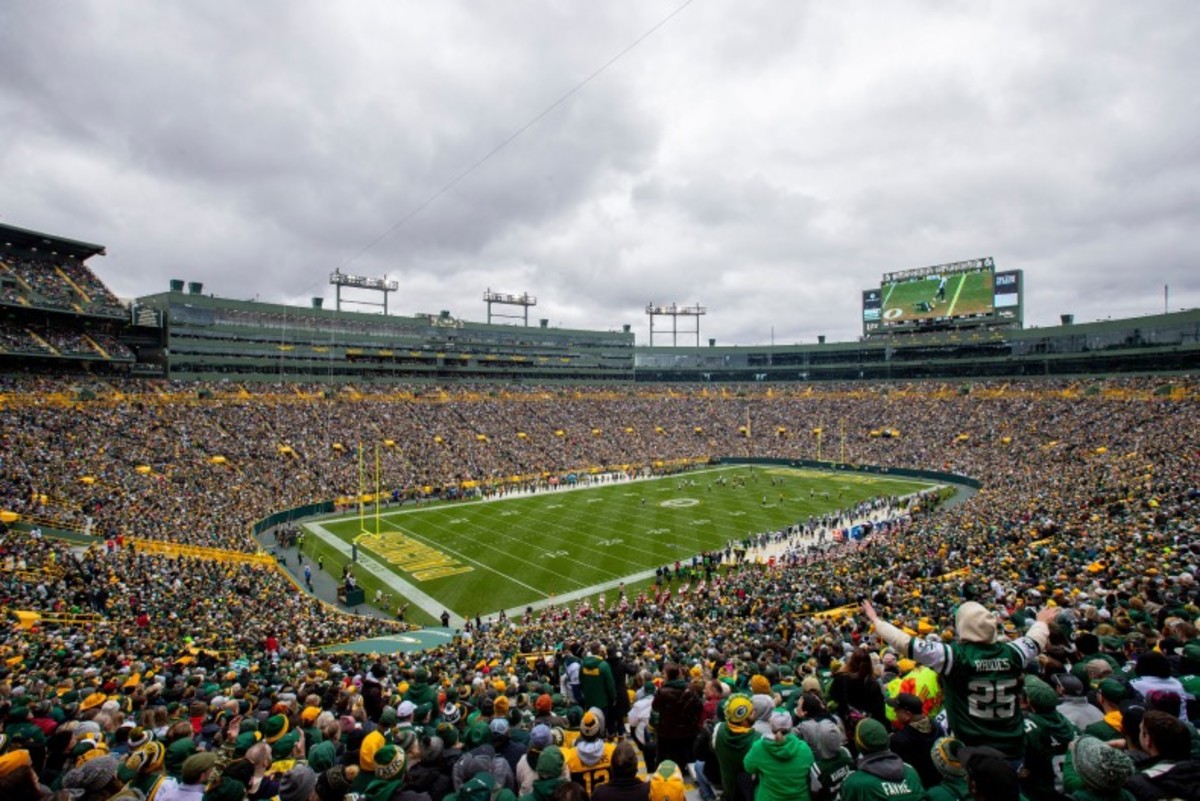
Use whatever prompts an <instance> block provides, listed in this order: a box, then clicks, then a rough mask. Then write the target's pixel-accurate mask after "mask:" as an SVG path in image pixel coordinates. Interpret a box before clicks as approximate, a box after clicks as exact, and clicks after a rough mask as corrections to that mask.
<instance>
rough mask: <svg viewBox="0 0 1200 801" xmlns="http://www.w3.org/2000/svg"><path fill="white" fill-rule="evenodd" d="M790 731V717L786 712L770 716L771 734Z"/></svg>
mask: <svg viewBox="0 0 1200 801" xmlns="http://www.w3.org/2000/svg"><path fill="white" fill-rule="evenodd" d="M791 730H792V716H791V715H789V714H788V713H787V712H776V713H774V714H773V715H771V733H772V734H778V733H779V732H789V731H791Z"/></svg>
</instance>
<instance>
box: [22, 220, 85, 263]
mask: <svg viewBox="0 0 1200 801" xmlns="http://www.w3.org/2000/svg"><path fill="white" fill-rule="evenodd" d="M0 242H4V243H5V244H6V245H12V246H15V247H18V248H30V249H36V250H46V249H49V250H51V251H53V252H55V253H58V254H61V255H65V256H71V257H72V258H76V259H79V260H80V261H83V260H84V259H89V258H91V257H92V256H96V255H99V256H105V255H108V254H107V252H106V251H105V249H104V245H93V244H91V243H90V242H79V241H77V240H74V239H64V238H63V237H61V236H54V235H53V234H43V233H42V232H40V231H30V230H29V229H27V228H18V227H16V226H15V225H4V224H0Z"/></svg>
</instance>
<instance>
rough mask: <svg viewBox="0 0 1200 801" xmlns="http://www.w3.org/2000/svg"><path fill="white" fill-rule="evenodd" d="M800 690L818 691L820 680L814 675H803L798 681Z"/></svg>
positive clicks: (819, 689)
mask: <svg viewBox="0 0 1200 801" xmlns="http://www.w3.org/2000/svg"><path fill="white" fill-rule="evenodd" d="M800 691H801V692H804V693H820V692H821V680H820V679H818V678H817V677H816V676H805V677H804V678H803V679H801V681H800Z"/></svg>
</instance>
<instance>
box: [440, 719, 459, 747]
mask: <svg viewBox="0 0 1200 801" xmlns="http://www.w3.org/2000/svg"><path fill="white" fill-rule="evenodd" d="M437 736H438V737H440V738H441V739H442V743H443V744H445V746H446V747H447V748H453V747H454V746H456V745H458V729H456V728H455V727H454V724H453V723H447V722H446V721H442V722H441V723H439V724H438V725H437Z"/></svg>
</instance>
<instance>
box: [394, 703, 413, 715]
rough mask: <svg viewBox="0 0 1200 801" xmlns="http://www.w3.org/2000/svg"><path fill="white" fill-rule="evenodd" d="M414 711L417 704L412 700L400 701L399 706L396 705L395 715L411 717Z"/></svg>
mask: <svg viewBox="0 0 1200 801" xmlns="http://www.w3.org/2000/svg"><path fill="white" fill-rule="evenodd" d="M416 711H417V705H416V704H414V703H413V702H412V701H401V702H400V706H398V707H396V717H398V718H411V717H412V716H413V713H414V712H416Z"/></svg>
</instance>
